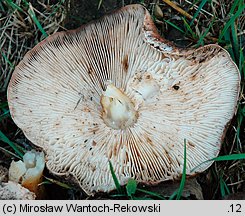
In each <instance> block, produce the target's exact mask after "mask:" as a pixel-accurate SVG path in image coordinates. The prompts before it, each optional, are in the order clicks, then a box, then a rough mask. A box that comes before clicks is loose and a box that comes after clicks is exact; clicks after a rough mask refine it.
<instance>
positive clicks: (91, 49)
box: [8, 5, 240, 194]
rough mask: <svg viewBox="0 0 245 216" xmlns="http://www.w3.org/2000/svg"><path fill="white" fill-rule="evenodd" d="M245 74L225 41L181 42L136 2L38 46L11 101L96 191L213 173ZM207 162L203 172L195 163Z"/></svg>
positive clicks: (66, 169) (58, 166)
mask: <svg viewBox="0 0 245 216" xmlns="http://www.w3.org/2000/svg"><path fill="white" fill-rule="evenodd" d="M239 86H240V75H239V71H238V68H237V66H236V65H235V63H234V62H233V61H232V59H231V57H230V56H229V54H228V52H227V51H226V50H224V49H223V48H221V47H220V46H218V45H215V44H213V45H207V46H203V47H200V48H198V49H180V48H177V47H175V46H174V45H173V44H172V43H170V42H169V41H167V40H166V39H164V38H161V37H160V35H159V34H158V33H157V29H156V27H155V26H154V23H153V21H152V19H151V16H150V14H149V12H148V11H147V10H146V9H145V8H144V7H143V6H141V5H129V6H126V7H124V8H122V9H120V10H118V11H116V12H113V13H112V14H109V15H106V16H104V17H103V18H101V19H100V20H98V21H95V22H93V23H90V24H87V25H84V26H82V27H80V28H79V29H76V30H71V31H66V32H59V33H55V34H53V35H51V36H49V37H48V38H47V39H45V40H44V41H42V42H40V43H39V44H38V45H36V46H35V47H34V48H33V49H32V50H30V51H29V52H28V53H27V54H26V55H25V57H24V59H23V60H22V61H21V62H20V63H19V65H18V66H17V67H16V68H15V71H14V73H13V75H12V78H11V81H10V83H9V86H8V102H9V108H10V112H11V115H12V118H13V120H14V122H15V123H16V124H17V126H18V127H19V128H21V129H22V131H23V132H24V134H25V136H26V137H27V138H28V139H29V140H30V141H31V142H32V143H33V144H35V145H36V146H39V147H42V148H43V150H44V151H45V154H46V161H47V162H46V163H47V164H46V165H47V168H48V169H49V170H50V171H51V172H52V173H54V174H56V175H71V176H73V177H74V178H75V179H76V180H77V182H78V183H79V185H80V187H81V188H82V189H83V190H84V191H85V192H86V193H87V194H93V193H94V192H97V191H104V192H108V191H111V190H113V189H115V185H114V182H113V179H112V176H111V173H110V169H109V165H108V161H111V163H112V165H113V168H114V171H115V174H116V176H117V178H118V180H119V182H120V184H122V185H124V184H126V183H127V181H128V179H130V178H134V179H135V180H137V181H138V182H142V183H145V184H156V183H158V182H161V181H166V180H173V179H179V178H180V177H181V174H182V170H183V163H184V140H185V139H186V151H187V158H186V173H187V174H188V175H190V176H191V175H194V174H196V173H200V172H203V171H204V170H206V169H207V168H208V167H209V166H210V165H211V164H212V161H209V162H207V163H203V164H202V165H201V166H198V165H200V164H201V163H202V162H204V161H207V160H210V159H212V158H214V157H215V156H217V155H218V154H219V151H220V148H221V143H222V141H223V138H224V135H225V132H226V130H227V127H228V125H229V122H230V120H231V118H232V117H233V115H234V113H235V112H236V108H237V101H238V95H239ZM196 166H198V168H197V169H195V170H194V171H193V170H192V169H193V168H195V167H196Z"/></svg>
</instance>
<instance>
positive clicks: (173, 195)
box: [169, 190, 178, 200]
mask: <svg viewBox="0 0 245 216" xmlns="http://www.w3.org/2000/svg"><path fill="white" fill-rule="evenodd" d="M177 194H178V190H176V191H174V192H173V194H172V195H171V196H170V197H169V200H173V199H174V198H175V197H176V196H177Z"/></svg>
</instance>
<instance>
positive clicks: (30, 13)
mask: <svg viewBox="0 0 245 216" xmlns="http://www.w3.org/2000/svg"><path fill="white" fill-rule="evenodd" d="M28 14H29V15H30V17H31V18H32V20H33V21H34V23H35V24H36V26H37V28H38V29H39V31H40V32H41V33H42V34H43V36H44V37H45V38H46V37H48V34H47V33H46V31H45V30H44V29H43V27H42V25H41V23H40V22H39V20H38V19H37V17H36V15H35V12H34V10H33V8H32V6H31V4H30V3H29V9H28Z"/></svg>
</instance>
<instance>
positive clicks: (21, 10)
mask: <svg viewBox="0 0 245 216" xmlns="http://www.w3.org/2000/svg"><path fill="white" fill-rule="evenodd" d="M105 1H106V0H98V1H97V3H98V4H97V5H98V8H102V7H104V3H105ZM52 2H53V3H51V1H48V0H44V1H42V3H40V2H39V3H37V1H27V0H19V1H15V0H3V1H0V15H1V16H0V17H1V18H0V65H1V67H0V72H1V73H0V145H1V147H0V151H1V152H3V154H4V155H5V158H6V159H7V161H8V162H10V161H11V160H12V159H13V158H19V159H20V158H21V157H22V156H23V153H24V152H25V149H26V147H25V146H24V145H23V144H21V143H24V142H25V141H26V140H25V138H24V136H23V134H21V133H20V132H19V131H18V129H17V128H16V127H15V126H14V125H13V123H12V120H11V117H10V114H9V110H8V106H7V98H6V89H7V85H8V82H9V80H10V77H11V74H12V72H13V70H14V68H15V66H16V65H17V64H18V62H19V61H20V60H21V59H22V58H23V56H24V54H25V53H26V52H27V51H28V50H29V49H31V48H32V47H33V46H34V45H35V44H37V43H38V42H40V41H41V40H42V39H44V38H45V37H47V36H48V35H50V34H52V33H54V32H56V31H58V30H61V29H63V27H62V26H63V23H64V20H65V17H66V12H65V11H66V10H68V8H67V6H66V4H67V1H65V0H57V1H52ZM138 2H140V3H142V4H144V5H145V6H146V7H147V8H148V9H149V10H151V14H152V15H153V17H154V11H153V8H154V7H153V6H154V4H156V1H150V2H148V1H138ZM174 4H176V5H177V6H178V7H179V8H182V9H184V11H186V13H187V14H189V15H190V16H188V17H186V16H185V15H183V14H181V13H179V12H178V11H177V10H176V9H174V8H173V7H170V6H169V5H167V4H165V3H164V1H158V5H159V7H160V9H161V10H162V11H163V17H158V18H156V17H154V20H155V21H156V23H158V24H157V27H158V29H159V31H160V33H162V34H163V35H165V36H166V37H168V35H171V31H173V30H175V32H178V33H179V34H180V35H181V36H180V37H179V38H177V39H176V40H175V42H177V43H178V44H181V45H182V43H185V44H184V45H183V46H188V47H199V46H203V45H205V44H210V43H218V44H219V45H221V46H222V47H224V48H225V49H227V50H228V51H229V53H230V55H231V57H232V58H233V60H234V61H235V62H236V64H237V66H238V68H239V70H240V74H241V80H242V82H241V83H242V84H241V95H240V101H239V105H238V111H237V115H236V116H235V118H234V119H233V121H232V122H231V126H230V128H229V130H228V132H227V136H226V137H225V139H224V144H223V147H222V150H221V153H220V156H218V157H217V158H213V159H212V160H214V161H215V163H214V165H213V166H212V167H211V168H210V169H209V170H208V171H207V172H206V173H204V174H203V175H202V176H201V177H200V178H203V179H204V181H205V180H206V179H207V178H208V177H207V176H211V177H212V183H213V185H214V186H215V188H214V189H213V191H212V195H210V196H209V195H206V197H207V198H210V197H212V198H214V199H216V198H222V197H224V196H227V195H229V194H235V193H236V192H239V191H244V190H245V183H244V180H243V179H245V163H244V159H245V156H244V155H245V154H244V152H245V148H244V146H245V143H244V140H245V139H244V138H245V137H244V116H245V106H244V104H245V102H244V83H245V82H244V77H245V64H244V60H245V57H244V56H245V48H244V47H245V45H244V43H245V42H244V41H245V39H244V38H245V33H244V29H245V28H244V26H245V19H244V18H243V17H244V11H245V3H244V0H233V1H228V0H222V1H221V0H218V1H211V0H209V1H207V0H195V1H188V0H185V1H180V0H176V1H174ZM190 17H192V18H191V19H190ZM76 19H77V20H80V19H82V18H81V17H76ZM159 23H160V24H159ZM19 139H20V140H21V142H19V141H18V140H19ZM184 154H185V155H186V149H185V153H184ZM187 154H188V152H187ZM187 156H188V155H187ZM2 160H3V159H2ZM109 166H110V169H111V172H112V177H113V179H114V182H115V184H116V188H117V196H124V197H127V198H129V199H141V198H145V199H147V198H149V197H150V198H154V199H180V198H181V194H182V192H183V189H184V184H185V180H186V178H185V177H186V176H185V166H184V168H183V178H182V181H181V183H180V186H179V189H178V190H177V191H175V192H174V193H173V194H172V196H170V197H164V196H162V195H160V194H158V193H154V192H152V191H149V190H147V189H143V188H140V186H139V184H138V183H137V182H136V181H135V180H133V179H131V180H129V182H128V184H127V185H126V186H125V187H123V186H121V185H120V184H119V182H118V180H117V178H116V176H115V175H114V174H113V167H112V165H111V163H110V164H109ZM46 180H47V182H53V183H56V184H57V182H55V180H52V179H51V178H50V179H49V178H48V177H47V179H46ZM58 184H59V185H60V186H61V187H63V186H64V185H62V183H61V184H60V183H58ZM64 187H66V186H64ZM69 189H70V187H69ZM139 194H140V196H141V197H139ZM114 195H115V194H114Z"/></svg>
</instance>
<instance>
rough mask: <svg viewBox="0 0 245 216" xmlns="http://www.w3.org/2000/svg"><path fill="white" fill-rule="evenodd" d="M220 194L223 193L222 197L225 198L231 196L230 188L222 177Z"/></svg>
mask: <svg viewBox="0 0 245 216" xmlns="http://www.w3.org/2000/svg"><path fill="white" fill-rule="evenodd" d="M219 183H220V193H221V196H222V197H224V196H226V195H229V194H230V190H229V188H228V186H227V185H226V183H225V181H224V179H223V178H222V177H221V178H220V181H219Z"/></svg>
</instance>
